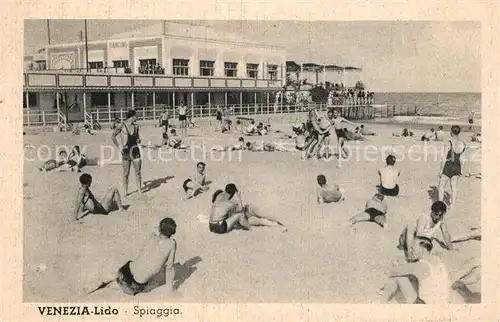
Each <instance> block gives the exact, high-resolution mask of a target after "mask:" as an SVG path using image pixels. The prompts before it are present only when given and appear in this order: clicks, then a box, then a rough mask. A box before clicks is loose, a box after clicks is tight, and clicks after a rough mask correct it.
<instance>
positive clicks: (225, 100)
mask: <svg viewBox="0 0 500 322" xmlns="http://www.w3.org/2000/svg"><path fill="white" fill-rule="evenodd" d="M224 106H227V92H224Z"/></svg>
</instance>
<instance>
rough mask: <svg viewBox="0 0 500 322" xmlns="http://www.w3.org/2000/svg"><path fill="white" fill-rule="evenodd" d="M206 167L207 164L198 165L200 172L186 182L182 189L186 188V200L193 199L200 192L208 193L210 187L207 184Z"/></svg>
mask: <svg viewBox="0 0 500 322" xmlns="http://www.w3.org/2000/svg"><path fill="white" fill-rule="evenodd" d="M205 167H206V164H205V163H203V162H198V164H197V165H196V168H197V170H198V171H197V172H196V173H195V174H194V176H193V177H192V178H190V179H187V180H186V181H184V184H183V185H182V187H183V188H184V192H185V193H186V199H189V198H192V197H194V196H196V194H198V193H199V192H202V191H207V190H208V189H209V186H208V185H206V183H205V179H206V175H205Z"/></svg>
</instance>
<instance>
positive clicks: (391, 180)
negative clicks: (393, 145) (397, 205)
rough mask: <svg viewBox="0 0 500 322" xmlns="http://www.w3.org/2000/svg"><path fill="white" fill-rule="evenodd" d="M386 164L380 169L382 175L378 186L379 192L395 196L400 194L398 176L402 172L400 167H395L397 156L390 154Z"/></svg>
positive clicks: (379, 172)
mask: <svg viewBox="0 0 500 322" xmlns="http://www.w3.org/2000/svg"><path fill="white" fill-rule="evenodd" d="M385 163H386V166H385V167H383V168H382V169H380V170H378V174H379V177H380V185H379V186H378V188H379V192H380V193H381V194H383V195H386V196H391V197H395V196H397V195H398V194H399V186H398V177H399V175H400V174H401V173H400V171H399V170H398V169H396V168H395V167H394V164H395V163H396V157H395V156H393V155H391V154H390V155H388V156H387V158H386V159H385Z"/></svg>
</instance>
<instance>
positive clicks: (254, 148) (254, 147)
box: [245, 141, 288, 152]
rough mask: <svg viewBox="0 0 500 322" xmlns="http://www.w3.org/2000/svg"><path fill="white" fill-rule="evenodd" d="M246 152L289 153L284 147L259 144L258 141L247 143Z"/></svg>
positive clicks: (266, 143) (264, 143) (267, 143)
mask: <svg viewBox="0 0 500 322" xmlns="http://www.w3.org/2000/svg"><path fill="white" fill-rule="evenodd" d="M245 150H247V151H251V152H287V151H288V150H287V149H286V148H284V147H283V146H281V145H279V144H275V143H270V142H262V143H260V144H259V143H257V142H256V141H253V142H247V143H245Z"/></svg>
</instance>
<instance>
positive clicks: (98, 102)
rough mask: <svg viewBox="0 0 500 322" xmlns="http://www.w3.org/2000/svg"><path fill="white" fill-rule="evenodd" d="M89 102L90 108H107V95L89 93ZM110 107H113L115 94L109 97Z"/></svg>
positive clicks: (103, 93)
mask: <svg viewBox="0 0 500 322" xmlns="http://www.w3.org/2000/svg"><path fill="white" fill-rule="evenodd" d="M90 102H91V105H92V107H97V106H108V93H105V92H93V93H90ZM110 105H115V93H111V95H110Z"/></svg>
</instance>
